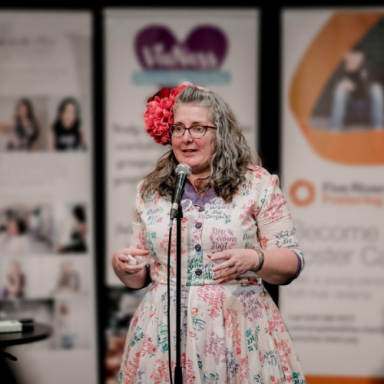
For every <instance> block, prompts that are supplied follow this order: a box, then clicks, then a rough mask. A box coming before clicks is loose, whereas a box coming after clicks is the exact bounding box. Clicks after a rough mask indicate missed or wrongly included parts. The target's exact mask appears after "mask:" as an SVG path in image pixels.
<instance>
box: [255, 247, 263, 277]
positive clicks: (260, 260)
mask: <svg viewBox="0 0 384 384" xmlns="http://www.w3.org/2000/svg"><path fill="white" fill-rule="evenodd" d="M255 251H256V252H257V254H258V255H259V265H258V266H257V268H256V269H252V272H259V271H260V269H261V268H263V265H264V252H263V251H262V250H261V249H255Z"/></svg>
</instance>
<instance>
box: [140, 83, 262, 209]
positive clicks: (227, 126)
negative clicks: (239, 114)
mask: <svg viewBox="0 0 384 384" xmlns="http://www.w3.org/2000/svg"><path fill="white" fill-rule="evenodd" d="M185 105H194V106H198V107H205V108H207V109H208V112H209V115H210V118H211V120H212V122H213V123H214V124H215V127H216V128H217V130H216V131H215V132H216V135H215V143H214V144H215V152H214V154H213V155H212V157H211V160H210V168H211V174H210V177H209V183H210V185H211V186H212V187H213V188H214V190H215V192H216V194H217V195H218V196H220V197H221V198H222V199H223V200H224V201H225V202H226V203H228V202H230V201H232V198H233V197H234V195H235V194H236V192H237V190H238V188H239V186H240V185H241V184H242V183H243V182H244V181H245V174H246V173H247V172H248V171H249V170H250V169H251V168H252V166H255V165H259V166H260V165H261V161H260V158H259V157H258V155H257V154H256V153H254V152H253V151H252V150H251V149H250V147H249V146H248V144H247V142H246V140H245V138H244V136H243V133H242V130H241V127H240V125H239V122H238V120H237V118H236V116H235V114H234V113H233V111H232V109H231V108H230V107H229V105H228V104H227V103H225V102H224V101H223V100H222V99H221V98H220V97H219V96H218V95H216V94H215V93H213V92H212V91H210V90H207V89H201V88H196V87H194V86H189V87H187V88H185V89H184V90H183V91H182V92H181V93H180V94H179V96H178V97H177V99H176V102H175V105H174V107H173V113H175V112H176V110H177V109H178V108H180V107H181V106H185ZM177 164H178V161H177V159H176V157H175V155H174V154H173V150H172V149H171V150H170V151H168V152H166V153H165V154H164V155H163V156H162V157H161V158H160V159H159V160H158V162H157V165H156V168H155V170H154V171H153V172H151V173H150V174H148V175H147V176H146V177H145V178H144V181H143V185H142V189H141V196H142V197H143V199H145V198H146V197H147V196H149V195H150V194H152V193H154V192H158V193H159V195H160V196H162V197H165V198H171V196H172V192H173V188H174V185H175V181H176V173H175V170H176V166H177Z"/></svg>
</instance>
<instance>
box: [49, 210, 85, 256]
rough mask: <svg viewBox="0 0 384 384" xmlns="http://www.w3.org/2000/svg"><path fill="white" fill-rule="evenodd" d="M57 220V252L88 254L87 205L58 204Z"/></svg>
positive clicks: (62, 253)
mask: <svg viewBox="0 0 384 384" xmlns="http://www.w3.org/2000/svg"><path fill="white" fill-rule="evenodd" d="M55 215H56V220H57V232H58V240H57V248H56V252H57V253H59V254H60V255H64V254H73V253H76V254H82V253H87V252H88V248H89V247H88V241H89V240H88V222H87V205H86V204H85V203H67V204H63V203H58V204H56V206H55Z"/></svg>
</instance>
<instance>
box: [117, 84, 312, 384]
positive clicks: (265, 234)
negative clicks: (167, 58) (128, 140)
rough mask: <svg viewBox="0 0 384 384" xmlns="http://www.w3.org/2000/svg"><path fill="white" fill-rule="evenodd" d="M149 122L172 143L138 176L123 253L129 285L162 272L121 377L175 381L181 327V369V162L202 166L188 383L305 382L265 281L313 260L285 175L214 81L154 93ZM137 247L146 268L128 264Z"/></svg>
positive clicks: (187, 201) (185, 266)
mask: <svg viewBox="0 0 384 384" xmlns="http://www.w3.org/2000/svg"><path fill="white" fill-rule="evenodd" d="M145 126H146V130H147V132H148V133H149V134H150V135H151V136H153V137H154V139H155V140H156V142H158V143H160V144H163V145H167V144H170V145H171V149H170V150H169V151H168V152H167V153H166V154H165V155H163V156H162V157H161V158H160V159H159V161H158V163H157V166H156V169H155V170H154V171H153V172H151V173H150V174H149V175H147V176H146V177H145V178H144V180H142V181H141V182H140V183H139V185H138V189H137V197H136V203H135V207H134V213H133V223H132V227H133V234H132V238H131V242H130V247H129V248H124V249H121V250H119V251H117V252H115V253H114V255H113V260H112V264H113V267H114V270H115V273H116V274H117V276H118V277H119V278H120V280H121V281H122V282H123V283H124V284H125V285H126V286H128V287H130V288H134V289H139V288H142V287H143V286H145V285H146V283H148V282H149V280H151V284H150V285H149V288H148V291H147V293H146V294H145V296H144V298H143V301H142V302H141V304H140V305H139V307H138V309H137V310H136V313H135V314H134V316H133V318H132V321H131V323H130V326H129V330H128V334H127V340H126V345H125V350H124V354H123V359H122V363H121V369H120V373H119V383H124V384H131V383H136V384H139V383H142V384H150V383H168V382H170V377H169V368H168V367H169V365H168V364H169V362H168V348H169V347H170V345H169V341H168V337H167V332H168V326H170V327H171V334H172V339H171V342H170V344H171V348H172V367H174V365H175V359H176V356H175V349H176V345H175V340H176V334H175V332H176V321H175V315H174V314H175V307H176V303H175V301H176V291H175V280H176V279H175V269H176V244H175V243H172V247H171V293H170V299H171V314H172V315H171V324H168V322H167V310H168V308H167V253H168V231H169V227H168V225H167V223H169V212H170V209H171V197H172V192H173V189H174V185H175V180H176V173H175V169H176V166H177V165H178V164H180V163H184V164H187V165H189V166H190V167H191V169H192V174H191V175H190V177H189V179H188V180H187V183H186V185H185V191H184V195H183V200H182V202H181V205H182V207H183V216H184V218H183V220H182V227H181V238H182V239H181V241H182V250H181V253H182V260H181V264H182V267H181V285H182V287H181V289H182V292H181V309H182V313H181V314H180V315H181V329H182V342H181V352H182V367H183V377H184V383H226V384H235V383H244V384H245V383H265V384H266V383H271V382H272V383H276V384H277V383H280V384H281V383H296V384H305V383H306V381H305V378H304V374H303V371H302V369H301V366H300V363H299V360H298V356H297V354H296V352H295V350H294V348H293V345H292V340H291V338H290V336H289V333H288V331H287V329H286V327H285V325H284V322H283V320H282V318H281V315H280V312H279V310H278V308H277V306H276V305H275V303H274V302H273V300H272V298H271V296H270V295H269V293H268V292H267V291H266V289H265V287H264V285H263V280H265V281H267V282H269V283H272V284H281V285H286V284H289V283H290V282H291V281H292V280H293V279H295V278H297V277H298V276H299V274H300V272H301V270H302V269H303V266H304V260H303V254H302V252H301V250H300V248H299V244H298V241H297V239H296V236H295V229H294V226H293V222H292V219H291V215H290V213H289V211H288V207H287V204H286V200H285V198H284V196H283V194H282V192H281V190H280V188H279V180H278V177H277V176H275V175H271V174H269V173H268V171H266V170H265V169H264V168H262V167H261V165H260V160H259V159H258V157H257V156H256V155H255V154H254V153H253V152H252V151H251V149H250V148H249V146H248V144H247V143H246V140H245V138H244V136H243V134H242V130H241V127H240V125H239V123H238V120H237V118H236V116H235V115H234V113H233V111H232V109H231V108H230V107H229V106H228V105H227V104H226V103H225V102H224V101H223V100H222V99H221V98H220V97H219V96H217V95H216V94H215V93H213V92H212V91H210V90H208V89H205V88H202V87H200V86H196V85H192V84H189V83H183V84H182V85H180V86H179V87H177V88H174V89H163V90H161V91H160V92H158V93H157V94H156V95H155V96H154V97H152V98H150V99H149V100H148V104H147V110H146V113H145ZM175 227H176V226H173V231H174V232H176V229H175ZM173 239H175V233H174V236H173ZM132 256H133V257H135V258H136V257H138V256H139V258H138V260H139V264H138V265H132V264H130V263H129V259H130V258H131V257H132ZM146 263H150V276H147V271H148V268H145V265H146ZM149 277H150V279H149Z"/></svg>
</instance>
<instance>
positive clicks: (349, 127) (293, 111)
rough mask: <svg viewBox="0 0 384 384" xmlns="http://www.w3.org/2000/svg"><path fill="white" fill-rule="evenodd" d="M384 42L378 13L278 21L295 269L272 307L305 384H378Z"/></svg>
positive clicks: (383, 350) (383, 248)
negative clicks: (297, 273)
mask: <svg viewBox="0 0 384 384" xmlns="http://www.w3.org/2000/svg"><path fill="white" fill-rule="evenodd" d="M383 43H384V10H370V11H366V12H365V11H364V12H363V11H353V10H348V11H341V10H338V11H333V10H316V11H315V10H311V11H304V10H301V11H300V10H294V11H293V10H286V11H284V13H283V60H284V65H283V75H284V84H283V100H284V110H283V164H282V165H283V175H282V176H283V181H284V185H283V186H284V188H285V190H286V191H289V193H287V198H288V203H289V205H290V208H291V214H292V217H293V219H294V222H295V224H296V229H297V235H298V239H299V242H300V244H301V247H302V249H303V252H304V256H305V263H306V266H305V269H304V271H303V274H302V276H301V277H300V278H299V279H298V280H297V281H296V282H294V283H293V284H292V285H291V286H288V287H284V288H283V289H281V295H280V303H281V309H282V314H283V317H284V319H285V321H286V322H287V326H288V329H289V330H290V333H291V335H292V338H293V342H294V344H295V348H296V349H297V352H298V355H299V358H300V359H301V362H302V366H303V369H304V372H305V373H306V375H307V376H308V382H309V383H347V382H353V383H374V382H375V383H382V382H384V364H383V356H384V317H383V316H384V312H383V309H384V307H383V294H384V220H383V217H384V206H383V203H384V119H383V115H384V101H383V100H384V98H383V89H384V72H383V68H384V51H383V49H382V47H383ZM375 378H376V379H375ZM351 380H352V381H351Z"/></svg>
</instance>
